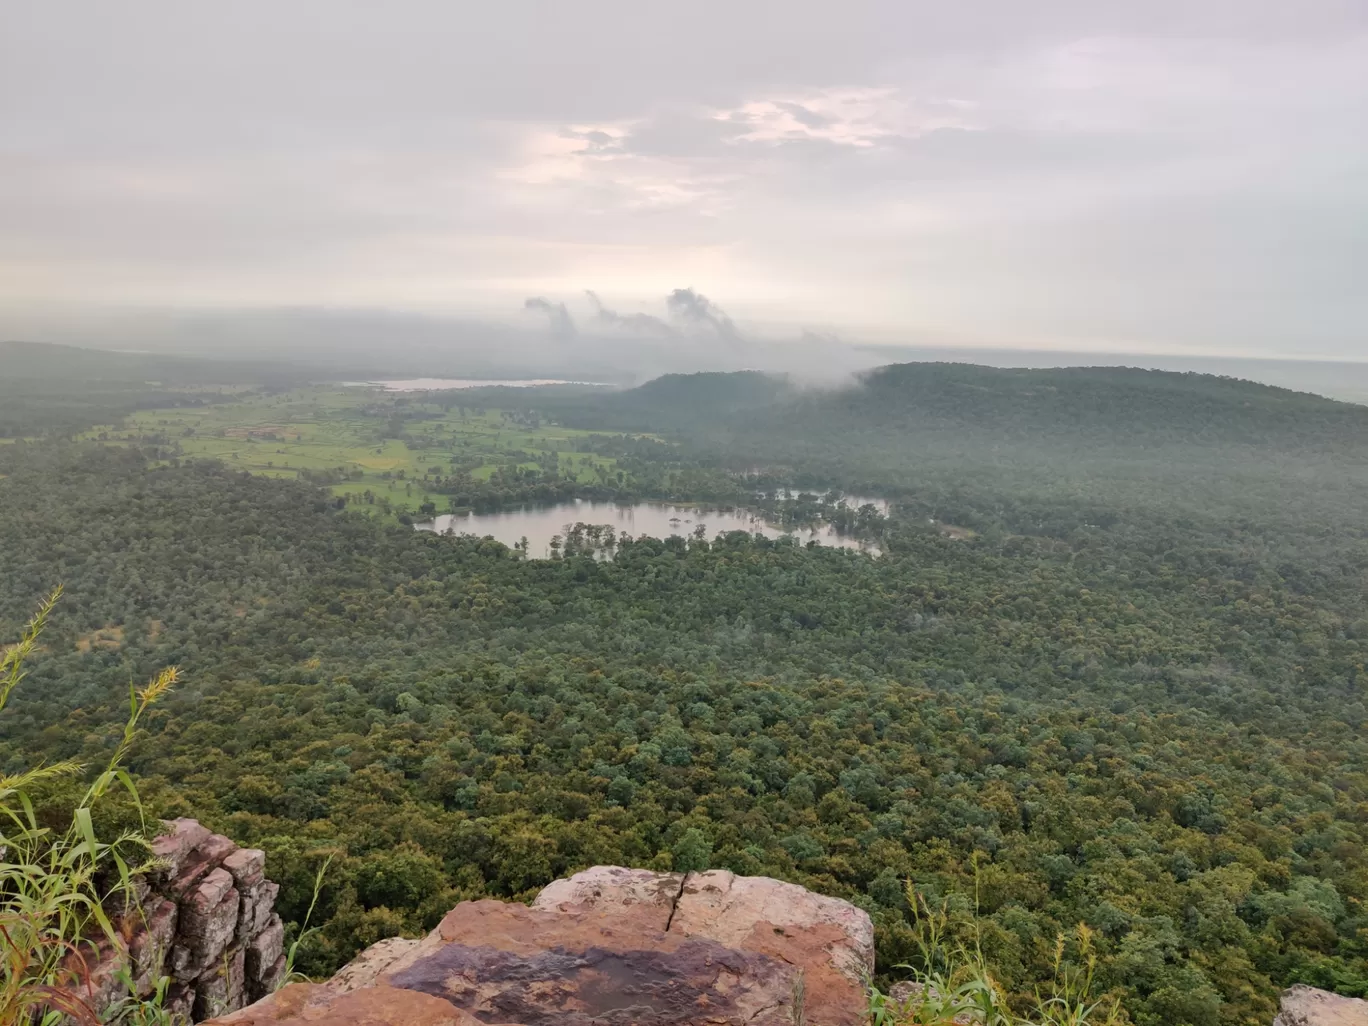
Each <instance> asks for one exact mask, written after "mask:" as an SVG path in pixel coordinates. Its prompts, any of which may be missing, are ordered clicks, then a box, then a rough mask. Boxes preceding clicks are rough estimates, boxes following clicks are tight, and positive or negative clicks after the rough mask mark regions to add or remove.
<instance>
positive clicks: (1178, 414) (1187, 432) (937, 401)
mask: <svg viewBox="0 0 1368 1026" xmlns="http://www.w3.org/2000/svg"><path fill="white" fill-rule="evenodd" d="M603 410H604V412H605V414H607V415H611V416H612V417H613V418H614V419H615V420H620V421H623V422H630V423H632V424H633V426H637V427H641V428H643V429H651V428H655V429H664V428H667V427H673V426H676V425H680V424H685V425H694V426H695V427H696V428H698V429H700V430H703V431H711V432H716V433H719V434H730V433H736V432H747V433H750V434H753V435H759V436H763V435H764V434H765V433H767V432H776V431H777V432H782V433H783V434H785V435H788V436H790V437H798V438H804V439H819V438H821V437H823V436H825V435H829V434H830V433H832V432H852V431H854V432H860V433H868V432H870V431H884V432H886V431H893V432H916V433H920V434H926V435H936V434H941V433H946V432H953V433H956V434H962V433H963V432H971V433H974V435H975V436H976V437H978V438H982V439H983V440H989V441H1000V442H1006V443H1023V442H1030V441H1031V440H1033V439H1038V438H1039V439H1044V438H1048V439H1051V440H1056V441H1058V440H1068V441H1071V442H1074V443H1081V444H1084V445H1094V446H1102V445H1106V446H1121V447H1126V448H1146V447H1152V446H1157V445H1170V444H1181V445H1191V444H1194V443H1208V444H1222V445H1225V444H1241V445H1260V446H1270V445H1271V446H1275V447H1278V448H1295V449H1304V450H1310V451H1321V452H1345V451H1353V450H1355V449H1361V447H1363V446H1365V445H1368V407H1365V406H1360V405H1357V404H1354V403H1343V402H1338V401H1335V400H1331V399H1325V398H1322V397H1321V396H1317V395H1312V394H1310V393H1306V392H1294V391H1291V390H1289V389H1285V388H1274V387H1271V386H1268V385H1261V384H1256V383H1255V382H1251V381H1242V380H1239V379H1236V378H1225V377H1216V376H1214V375H1210V374H1194V373H1176V372H1172V371H1154V370H1141V369H1138V368H1125V367H1064V368H1053V369H1047V370H1034V369H1021V368H1016V369H1003V368H997V367H982V366H977V365H974V364H960V363H904V364H891V365H889V366H886V367H881V368H878V369H877V370H874V371H871V372H869V373H868V374H866V375H863V376H862V377H861V378H860V379H859V380H858V381H856V382H853V383H851V384H848V385H846V386H844V387H839V388H825V389H813V388H808V389H805V388H799V387H796V386H794V385H792V384H790V383H788V382H786V381H784V380H782V379H779V378H774V377H769V376H766V375H763V374H759V373H756V372H741V373H736V374H693V375H678V374H676V375H667V376H665V377H662V378H659V379H656V380H655V381H651V382H648V383H647V384H645V385H643V386H641V387H640V388H636V389H632V390H630V391H628V392H624V393H621V394H620V395H618V396H615V397H613V398H612V399H611V400H610V401H608V402H606V403H604V404H603ZM716 418H721V419H720V420H718V419H716Z"/></svg>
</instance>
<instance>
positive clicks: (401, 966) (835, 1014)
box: [217, 866, 874, 1026]
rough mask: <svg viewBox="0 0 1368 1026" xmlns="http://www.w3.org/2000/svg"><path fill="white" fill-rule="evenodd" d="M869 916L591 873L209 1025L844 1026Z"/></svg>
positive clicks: (632, 873) (458, 918) (789, 890)
mask: <svg viewBox="0 0 1368 1026" xmlns="http://www.w3.org/2000/svg"><path fill="white" fill-rule="evenodd" d="M873 967H874V930H873V926H872V924H871V923H870V920H869V917H868V916H867V915H866V914H865V913H864V912H862V911H860V910H859V909H857V908H855V907H854V906H853V905H850V904H848V903H846V902H844V901H839V900H837V899H835V898H824V897H821V896H820V895H817V894H813V893H812V892H811V891H808V890H806V889H804V888H802V887H797V886H794V885H793V884H786V883H781V882H780V881H778V880H769V879H766V878H763V877H738V876H735V875H733V874H732V873H728V872H725V871H720V870H717V871H712V872H706V873H687V874H681V873H655V872H650V871H648V870H639V869H621V868H618V867H612V866H599V867H596V868H594V869H590V870H586V871H585V872H583V873H579V874H577V875H575V876H573V877H571V878H569V879H568V880H557V881H556V882H555V883H553V884H551V885H550V886H548V887H547V888H546V889H545V890H543V891H542V892H541V894H540V895H539V896H538V897H537V899H536V901H535V902H533V904H532V905H531V906H530V907H529V906H526V905H516V904H509V903H506V902H500V901H469V902H463V903H461V904H460V905H457V906H456V907H455V908H454V909H452V910H451V911H450V912H449V913H447V916H446V918H445V919H443V920H442V922H441V924H440V925H439V926H438V927H437V929H436V930H434V931H433V932H432V933H430V934H429V935H428V936H427V937H426V938H424V939H423V940H421V941H402V940H389V941H381V942H380V944H377V945H374V946H372V947H371V948H369V949H367V950H366V951H365V952H364V953H362V955H361V956H360V957H358V958H357V959H356V960H355V961H354V962H352V963H351V964H350V965H349V966H347V967H346V968H345V969H343V970H342V972H340V973H338V975H337V976H336V977H334V978H333V980H331V981H330V982H329V983H327V984H320V985H293V986H289V987H285V988H284V989H283V990H281V991H279V992H278V993H276V994H275V995H273V996H272V997H270V998H268V999H267V1000H265V1001H262V1002H259V1003H258V1004H256V1005H253V1006H251V1007H249V1008H246V1009H244V1010H242V1011H240V1012H237V1013H235V1014H233V1015H230V1016H227V1017H225V1018H224V1019H222V1020H217V1022H219V1023H221V1024H223V1026H229V1024H232V1026H268V1024H271V1026H303V1024H305V1023H311V1022H313V1023H322V1022H327V1023H329V1024H330V1026H331V1024H336V1026H362V1024H365V1026H398V1024H400V1023H422V1024H431V1026H438V1024H442V1026H446V1024H452V1026H475V1024H477V1023H478V1024H486V1026H488V1024H496V1023H504V1024H518V1026H552V1024H555V1026H591V1024H592V1026H683V1024H686V1023H687V1024H691V1026H698V1024H714V1026H741V1024H748V1026H781V1024H783V1026H792V1024H795V1023H798V1024H801V1023H805V1022H810V1023H814V1024H821V1026H856V1024H858V1023H862V1022H863V1021H864V1008H865V1001H864V990H863V981H864V978H865V977H866V975H867V974H868V973H870V972H872V970H873Z"/></svg>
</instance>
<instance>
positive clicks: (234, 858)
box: [223, 848, 266, 890]
mask: <svg viewBox="0 0 1368 1026" xmlns="http://www.w3.org/2000/svg"><path fill="white" fill-rule="evenodd" d="M223 868H224V869H226V870H228V872H230V873H232V874H233V879H234V880H235V881H236V882H237V886H238V890H245V889H246V888H248V887H253V886H255V885H256V884H259V883H261V881H262V880H263V879H264V878H265V876H266V853H265V852H264V851H262V850H261V849H260V848H239V849H237V851H234V852H230V853H229V854H228V855H227V857H225V858H224V860H223Z"/></svg>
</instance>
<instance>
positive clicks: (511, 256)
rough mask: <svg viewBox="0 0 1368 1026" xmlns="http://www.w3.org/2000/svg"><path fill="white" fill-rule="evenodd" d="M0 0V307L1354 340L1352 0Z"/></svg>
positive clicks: (423, 340) (232, 326) (662, 332)
mask: <svg viewBox="0 0 1368 1026" xmlns="http://www.w3.org/2000/svg"><path fill="white" fill-rule="evenodd" d="M0 7H2V8H3V12H4V16H3V23H4V25H5V31H4V33H3V34H0V179H3V182H4V188H3V189H0V337H12V338H20V337H22V338H27V339H30V340H34V341H45V340H56V341H66V342H77V343H79V342H80V341H82V340H86V341H91V342H93V343H95V344H110V345H117V344H135V343H137V342H139V341H141V340H145V339H153V340H154V341H155V344H156V345H158V346H162V345H164V346H167V347H171V348H177V347H183V348H205V347H208V348H214V347H218V348H219V349H222V350H233V351H246V350H249V349H252V348H253V347H256V348H264V349H267V350H269V349H270V348H271V347H273V346H275V345H276V344H277V341H278V339H279V338H280V337H281V336H282V335H285V336H289V337H290V338H291V339H292V340H293V338H294V333H295V332H298V333H299V335H300V336H301V337H303V336H310V337H313V336H316V337H317V344H318V345H320V346H327V345H331V344H336V345H342V344H343V342H342V341H337V340H339V339H343V337H344V336H345V343H346V345H348V346H353V347H356V348H357V351H364V349H365V347H366V346H367V345H369V346H371V347H375V346H376V345H378V344H386V343H388V342H389V341H390V338H389V336H392V335H395V333H396V332H397V334H398V335H400V336H402V337H403V338H404V339H405V340H406V341H407V343H408V344H412V345H413V346H414V347H415V351H425V347H428V348H430V349H431V350H432V351H440V350H441V349H442V348H443V347H444V346H447V345H448V344H452V345H458V346H474V347H475V348H479V347H481V346H484V347H485V348H488V347H489V346H490V345H491V339H493V340H495V341H496V342H498V344H500V345H502V344H503V343H504V342H505V341H508V340H512V341H508V345H509V347H510V348H509V349H508V350H507V354H510V355H511V354H515V353H516V352H517V351H518V350H517V346H518V345H520V344H522V343H523V341H526V340H527V339H529V338H536V339H537V340H539V342H540V343H541V344H542V345H543V348H542V349H535V348H529V350H528V351H529V352H532V351H536V352H543V351H545V350H544V347H545V346H546V345H553V344H554V345H561V346H563V347H565V351H566V352H572V351H580V350H581V349H584V350H586V351H587V350H588V349H589V348H592V345H599V344H600V343H603V342H605V340H606V341H607V342H609V343H612V345H613V346H616V349H614V350H612V351H614V352H617V353H627V354H632V353H637V352H646V351H648V350H649V351H652V352H655V351H657V350H659V351H665V352H671V353H678V352H679V351H684V352H685V353H686V354H688V355H689V357H690V358H691V359H692V360H693V362H695V363H697V362H699V361H700V360H703V359H704V358H705V357H706V356H707V354H709V353H713V352H716V353H731V354H732V356H733V358H734V359H740V361H741V362H743V363H746V362H762V361H756V360H748V358H747V357H746V356H745V351H744V349H745V346H746V345H748V344H750V343H752V342H753V341H754V340H756V339H760V338H765V339H769V340H770V341H771V343H772V344H774V345H779V346H789V347H790V349H791V351H792V352H794V353H797V352H799V351H804V352H810V351H816V350H822V349H832V348H833V347H832V345H831V343H833V342H834V341H836V340H838V339H839V340H843V341H845V342H847V343H852V342H855V343H874V344H905V345H915V346H934V347H941V348H944V349H950V350H953V349H954V348H955V347H960V346H964V347H989V348H994V349H998V350H1005V351H1017V350H1023V351H1025V350H1036V351H1038V350H1056V351H1088V352H1100V353H1160V354H1168V355H1170V356H1175V357H1183V356H1190V357H1197V356H1211V355H1227V356H1237V357H1273V358H1282V359H1296V358H1310V359H1326V360H1358V359H1363V358H1364V357H1365V351H1366V350H1368V331H1365V326H1366V325H1368V290H1364V289H1363V288H1362V283H1361V275H1362V268H1363V267H1364V266H1366V265H1368V133H1364V132H1363V131H1362V127H1361V126H1363V125H1365V124H1368V7H1365V5H1363V4H1362V3H1360V2H1357V0H1306V2H1303V3H1298V4H1289V3H1286V2H1284V0H1195V2H1194V0H1187V2H1181V0H1127V2H1115V0H1112V2H1097V0H1040V2H1036V3H1031V4H1009V3H1003V2H993V3H988V2H967V3H960V4H953V5H949V4H943V3H930V2H923V0H911V2H896V0H888V2H854V3H842V4H839V5H838V4H835V3H832V2H829V0H828V2H821V3H817V2H812V0H789V2H786V3H782V4H780V3H768V2H766V3H750V4H722V3H717V2H713V0H705V2H700V3H695V4H692V5H690V6H689V8H688V9H687V12H685V13H683V14H681V13H680V11H679V10H678V9H676V8H673V7H667V6H666V5H663V4H641V3H628V2H605V0H581V2H577V3H574V4H552V3H529V2H525V0H510V2H504V3H499V4H486V5H472V4H450V3H441V2H438V0H401V2H396V3H391V4H385V5H369V4H361V3H356V2H345V3H337V2H326V3H325V2H322V0H297V2H293V3H290V4H286V5H281V4H266V3H262V2H260V0H248V2H242V3H237V4H233V5H212V6H211V5H187V4H183V3H172V2H170V0H136V2H134V3H130V4H121V5H114V6H102V5H94V4H89V5H59V4H47V5H38V4H23V3H20V2H18V0H0ZM377 325H379V327H377ZM386 326H388V327H386ZM343 329H345V330H343ZM310 333H312V336H311V335H310ZM329 340H333V341H329ZM462 340H463V341H462ZM520 340H522V341H520ZM588 340H592V345H591V342H590V341H588ZM149 344H152V343H149ZM601 350H602V347H601V346H600V349H599V350H595V351H596V352H598V351H601ZM738 350H741V353H742V355H741V356H740V357H736V352H737V351H738ZM605 359H611V358H610V357H605Z"/></svg>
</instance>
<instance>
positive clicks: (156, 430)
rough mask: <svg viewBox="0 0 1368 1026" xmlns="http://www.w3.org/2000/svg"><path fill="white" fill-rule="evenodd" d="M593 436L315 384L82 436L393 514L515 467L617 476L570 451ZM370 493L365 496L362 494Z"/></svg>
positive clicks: (145, 415)
mask: <svg viewBox="0 0 1368 1026" xmlns="http://www.w3.org/2000/svg"><path fill="white" fill-rule="evenodd" d="M594 434H595V433H594V432H590V431H581V430H576V429H573V428H565V427H561V426H559V425H552V424H545V423H541V422H536V421H532V422H529V421H527V420H526V419H525V418H522V417H520V416H519V415H518V414H516V413H511V412H509V411H506V410H497V409H487V408H481V407H477V406H467V405H462V404H461V403H460V402H459V400H456V399H447V400H445V401H444V402H440V403H439V402H431V401H424V400H423V399H419V398H415V397H413V396H411V395H402V394H394V393H386V392H382V391H378V390H373V389H367V388H354V387H342V386H337V385H318V386H310V387H305V388H299V389H295V390H293V391H289V392H280V393H274V394H270V393H261V392H256V393H251V392H249V393H240V394H239V395H238V396H237V397H235V399H233V400H232V401H228V402H223V403H216V404H214V405H210V406H204V407H190V408H176V409H153V410H144V411H140V412H137V413H134V414H132V415H131V416H130V417H128V418H127V419H126V420H125V421H124V422H123V423H122V424H121V425H119V426H117V427H113V426H110V427H100V428H96V429H94V430H92V431H90V432H88V433H87V435H86V436H85V437H87V438H92V439H100V440H102V441H105V442H108V443H111V444H120V443H126V442H141V443H153V442H158V443H162V444H165V445H170V446H175V447H177V448H178V449H179V451H180V454H181V456H182V457H183V458H205V457H211V458H213V459H218V460H222V461H223V462H224V463H227V464H229V465H230V466H233V467H236V468H238V469H241V470H246V471H249V472H251V473H253V474H261V475H265V476H269V477H301V476H303V477H308V476H311V475H312V476H317V475H328V476H329V477H330V478H334V479H335V480H333V481H332V483H330V484H329V487H330V488H331V489H332V491H333V493H334V494H336V495H339V496H347V497H348V499H349V501H351V502H357V503H363V504H364V505H368V506H371V507H374V506H375V500H377V499H384V500H385V502H386V503H387V504H388V506H389V509H390V510H391V511H393V512H394V513H396V514H397V513H401V512H416V511H418V510H419V508H420V507H421V506H422V504H423V503H426V502H431V503H433V504H435V505H436V506H437V509H438V511H439V512H445V511H446V508H447V498H446V496H445V495H443V494H440V493H436V492H430V491H428V488H427V485H426V484H425V482H428V483H430V482H431V480H432V478H433V477H434V476H444V477H445V476H449V475H452V474H456V473H465V474H468V475H469V476H470V477H471V478H472V479H474V480H477V481H486V480H488V479H489V478H490V477H491V476H492V475H494V474H495V473H498V472H505V473H507V472H509V471H511V470H512V469H513V468H520V469H521V470H522V471H524V472H544V471H545V470H546V469H547V468H548V467H551V466H554V467H555V468H556V470H557V472H558V474H559V475H560V476H561V477H563V478H570V477H573V478H574V479H575V480H578V481H580V482H582V483H585V484H594V483H598V482H601V481H604V480H605V479H607V478H608V477H609V476H611V475H612V474H613V473H615V468H616V461H615V460H614V459H612V458H610V457H606V456H601V455H597V454H595V453H591V452H583V451H579V449H580V448H581V447H582V443H583V441H584V440H585V439H587V438H589V437H591V436H592V435H594ZM368 496H369V499H367V497H368Z"/></svg>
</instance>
